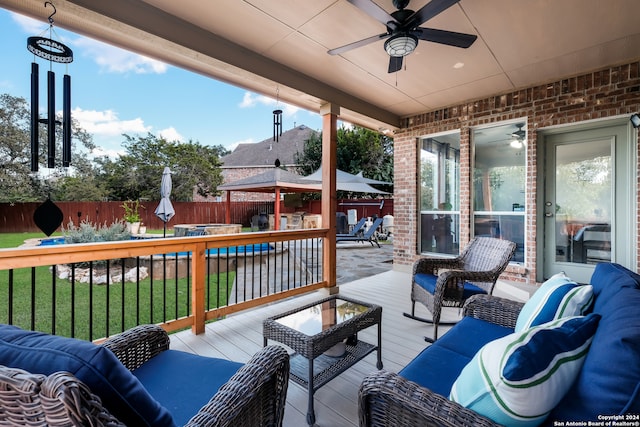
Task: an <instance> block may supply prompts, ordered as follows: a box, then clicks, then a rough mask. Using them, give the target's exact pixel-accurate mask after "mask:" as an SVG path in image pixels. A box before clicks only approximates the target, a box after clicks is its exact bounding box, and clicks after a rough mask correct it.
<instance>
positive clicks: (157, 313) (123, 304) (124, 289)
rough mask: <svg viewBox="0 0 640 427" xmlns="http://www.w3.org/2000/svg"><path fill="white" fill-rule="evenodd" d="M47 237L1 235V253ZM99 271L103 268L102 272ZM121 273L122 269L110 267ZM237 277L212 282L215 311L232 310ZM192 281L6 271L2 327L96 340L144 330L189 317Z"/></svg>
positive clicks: (0, 276) (1, 275) (0, 292)
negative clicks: (102, 279) (96, 279)
mask: <svg viewBox="0 0 640 427" xmlns="http://www.w3.org/2000/svg"><path fill="white" fill-rule="evenodd" d="M38 237H43V234H42V233H3V234H0V247H2V248H14V247H17V246H20V245H21V244H22V243H23V242H24V241H25V240H26V239H31V238H38ZM96 268H98V267H96ZM110 269H112V270H114V271H112V273H117V272H118V270H121V267H118V266H115V267H110ZM234 279H235V273H233V272H231V273H229V274H227V273H220V274H212V275H209V276H208V277H207V283H206V284H207V289H208V292H207V299H206V304H207V306H208V307H209V308H216V307H220V306H224V305H226V304H227V295H228V294H229V292H230V291H231V287H232V286H233V282H234ZM190 292H191V289H190V278H189V277H186V278H183V279H165V278H163V277H154V278H153V281H151V279H150V278H146V279H143V280H139V281H138V282H133V283H128V282H127V283H123V282H121V281H120V282H117V283H115V284H111V285H109V286H107V285H101V284H95V283H94V284H87V283H79V282H78V281H75V282H72V281H70V280H64V279H60V278H57V277H55V276H54V275H53V274H52V268H51V267H36V268H21V269H16V270H13V271H11V272H10V271H0V301H6V302H5V303H4V304H0V323H10V324H14V325H17V326H20V327H23V328H26V329H34V330H38V331H43V332H47V333H54V334H57V335H63V336H73V337H77V338H81V339H87V340H94V339H97V338H102V337H105V336H108V335H112V334H114V333H118V332H120V331H123V330H126V329H128V328H130V327H133V326H135V325H138V324H144V323H160V322H165V321H167V320H173V319H177V318H180V317H183V316H185V315H187V313H188V312H189V309H190V304H191V298H190Z"/></svg>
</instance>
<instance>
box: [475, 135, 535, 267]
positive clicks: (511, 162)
mask: <svg viewBox="0 0 640 427" xmlns="http://www.w3.org/2000/svg"><path fill="white" fill-rule="evenodd" d="M472 141H473V148H474V163H473V175H472V176H473V182H472V191H473V193H472V201H473V207H472V209H473V235H474V236H491V237H498V238H502V239H507V240H511V241H512V242H515V243H516V254H515V255H514V258H513V259H512V261H514V262H520V263H522V262H524V244H525V200H526V197H525V178H526V165H527V163H526V143H527V137H526V126H525V123H523V122H517V123H509V124H501V125H498V126H492V127H486V128H478V129H474V130H473V132H472Z"/></svg>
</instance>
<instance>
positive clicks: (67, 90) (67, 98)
mask: <svg viewBox="0 0 640 427" xmlns="http://www.w3.org/2000/svg"><path fill="white" fill-rule="evenodd" d="M62 84H63V87H62V166H63V167H69V164H70V163H71V76H70V75H68V74H65V75H64V78H63V81H62Z"/></svg>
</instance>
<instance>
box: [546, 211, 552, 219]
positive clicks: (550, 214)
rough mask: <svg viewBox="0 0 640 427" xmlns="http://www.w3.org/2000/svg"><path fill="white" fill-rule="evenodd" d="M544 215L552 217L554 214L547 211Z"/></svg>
mask: <svg viewBox="0 0 640 427" xmlns="http://www.w3.org/2000/svg"><path fill="white" fill-rule="evenodd" d="M544 216H546V217H547V218H551V217H552V216H553V214H552V213H551V212H547V213H546V214H544Z"/></svg>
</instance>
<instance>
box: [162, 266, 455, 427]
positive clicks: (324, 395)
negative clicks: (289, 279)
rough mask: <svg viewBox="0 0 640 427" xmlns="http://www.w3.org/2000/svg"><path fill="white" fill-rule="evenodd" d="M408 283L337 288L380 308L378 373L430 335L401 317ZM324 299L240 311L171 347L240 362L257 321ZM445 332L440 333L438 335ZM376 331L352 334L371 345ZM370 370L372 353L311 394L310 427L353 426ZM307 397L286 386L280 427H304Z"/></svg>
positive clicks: (250, 349) (256, 335) (389, 279)
mask: <svg viewBox="0 0 640 427" xmlns="http://www.w3.org/2000/svg"><path fill="white" fill-rule="evenodd" d="M410 282H411V276H410V274H408V273H404V272H399V271H394V270H391V271H387V272H385V273H381V274H377V275H375V276H371V277H367V278H364V279H359V280H356V281H353V282H350V283H346V284H343V285H340V287H339V290H340V294H341V295H344V296H346V297H350V298H354V299H358V300H361V301H365V302H369V303H374V304H378V305H380V306H382V361H383V364H384V369H386V370H390V371H394V372H397V371H399V370H400V369H402V367H404V366H405V365H406V364H407V363H408V362H409V361H410V360H411V359H413V358H414V357H415V356H416V355H417V354H418V353H419V352H420V351H422V350H423V349H424V348H425V347H426V346H427V345H428V344H427V343H425V342H424V340H423V337H424V335H431V334H432V332H433V330H432V327H431V326H429V325H426V324H424V323H420V322H417V321H415V320H411V319H409V318H406V317H404V316H403V315H402V313H403V312H405V311H408V310H410V298H409V294H410ZM324 296H326V291H317V292H312V293H310V294H305V295H302V296H298V297H295V298H290V299H287V300H284V301H282V302H278V303H274V304H269V305H267V306H264V307H260V308H256V309H251V310H246V311H244V312H241V313H236V314H234V315H231V316H228V317H227V318H225V319H223V320H220V321H218V322H213V323H209V324H207V326H206V330H205V333H204V334H201V335H193V334H192V333H191V331H182V332H178V333H176V334H172V335H171V346H172V348H177V349H180V350H184V351H190V352H194V353H197V354H201V355H205V356H212V357H224V358H227V359H230V360H235V361H238V362H246V361H247V360H248V359H249V358H250V357H251V355H252V354H254V353H255V352H257V351H258V350H259V349H260V348H261V347H262V345H263V338H262V321H263V320H264V319H265V318H267V317H270V316H274V315H277V314H280V313H282V312H285V311H288V310H291V309H293V308H296V307H299V306H301V305H304V304H307V303H310V302H313V301H315V300H318V299H320V298H322V297H324ZM447 310H450V311H449V312H447V313H445V314H443V317H444V316H446V317H447V318H456V317H457V316H458V310H457V309H447ZM416 314H417V315H420V316H424V317H429V313H428V311H427V310H426V309H425V308H424V307H422V306H420V305H419V304H418V305H417V306H416ZM447 329H448V328H447V327H443V326H441V327H440V334H442V333H445V331H446V330H447ZM376 334H377V327H375V326H374V327H371V328H368V329H366V330H364V331H362V332H360V333H359V334H358V336H359V338H360V339H363V340H365V341H367V342H370V343H373V344H375V343H376V342H377V336H376ZM375 370H376V354H375V352H374V353H372V354H370V355H368V356H367V357H366V358H364V359H363V360H362V361H360V362H358V363H356V364H355V365H354V366H352V367H351V368H349V369H348V370H347V371H345V372H344V373H342V374H341V375H339V376H338V377H337V378H335V379H333V380H332V381H330V382H329V383H327V384H326V385H325V386H324V387H322V388H320V389H319V390H318V391H317V392H316V393H315V400H314V404H315V410H316V426H319V427H336V426H341V427H342V426H345V427H352V426H353V427H355V426H357V425H358V410H357V406H358V403H357V402H358V400H357V399H358V388H359V386H360V383H361V382H362V379H363V377H364V376H365V375H367V374H368V373H370V372H374V371H375ZM307 399H308V397H307V391H306V390H305V389H303V388H302V387H301V386H299V385H298V384H295V383H294V382H293V381H290V382H289V388H288V393H287V407H286V408H285V420H284V426H285V427H302V426H305V425H306V412H307Z"/></svg>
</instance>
